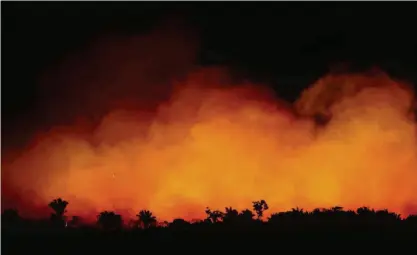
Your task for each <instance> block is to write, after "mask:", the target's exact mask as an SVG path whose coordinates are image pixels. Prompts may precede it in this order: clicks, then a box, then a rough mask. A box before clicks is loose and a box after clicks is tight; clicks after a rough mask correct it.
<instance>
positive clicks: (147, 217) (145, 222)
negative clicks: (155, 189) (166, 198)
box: [136, 210, 156, 229]
mask: <svg viewBox="0 0 417 255" xmlns="http://www.w3.org/2000/svg"><path fill="white" fill-rule="evenodd" d="M136 217H138V222H139V225H141V226H142V227H143V228H145V229H146V228H150V227H152V226H155V225H156V217H155V216H153V215H152V212H151V211H148V210H142V211H140V212H139V213H138V214H137V215H136Z"/></svg>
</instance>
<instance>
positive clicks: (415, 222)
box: [1, 198, 417, 231]
mask: <svg viewBox="0 0 417 255" xmlns="http://www.w3.org/2000/svg"><path fill="white" fill-rule="evenodd" d="M68 204H69V203H68V201H65V200H63V199H61V198H58V199H54V200H53V201H51V202H50V203H49V207H50V208H51V209H52V210H53V212H54V213H52V214H51V216H50V218H49V219H45V220H36V221H34V220H28V219H23V218H22V217H20V216H19V213H18V211H17V210H16V209H6V210H4V211H3V213H2V218H1V221H2V229H14V230H17V229H25V228H43V229H48V228H50V229H77V228H83V229H86V228H94V229H99V230H103V231H111V230H122V229H125V230H127V229H150V228H191V227H192V226H199V227H202V226H212V225H223V226H229V227H231V226H234V227H239V228H245V227H253V226H256V225H257V226H271V227H282V228H285V227H291V228H295V227H297V226H303V227H307V226H314V225H320V226H324V225H334V226H355V225H378V226H394V225H407V226H410V227H416V228H417V215H409V216H408V217H407V218H405V219H402V218H401V215H399V214H397V213H394V212H390V211H388V210H374V209H370V208H368V207H361V208H358V209H357V210H356V211H353V210H344V209H343V208H342V207H339V206H336V207H332V208H328V209H315V210H313V211H305V210H303V209H300V208H293V209H292V210H291V211H287V212H278V213H272V214H270V216H269V217H267V218H265V217H264V213H265V211H267V210H269V207H268V204H267V203H266V201H265V200H259V201H254V202H252V210H249V209H245V210H242V211H240V212H239V211H238V210H236V209H234V208H232V207H226V208H225V210H224V211H221V210H212V209H210V208H208V207H207V208H206V210H205V213H206V216H207V217H206V218H205V219H202V220H198V221H193V222H187V221H186V220H184V219H174V220H173V221H172V222H167V221H158V219H157V217H156V216H155V215H154V214H153V213H152V212H151V211H149V210H141V211H139V212H138V214H137V215H136V217H137V218H136V220H128V221H127V222H126V221H124V220H123V218H122V216H121V215H119V214H117V213H115V212H112V211H103V212H101V213H100V214H99V215H97V222H96V224H93V225H92V224H86V223H85V222H83V220H82V218H80V217H78V216H72V217H71V218H68V217H67V216H66V215H65V214H66V212H67V211H66V208H67V206H68Z"/></svg>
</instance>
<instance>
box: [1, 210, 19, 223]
mask: <svg viewBox="0 0 417 255" xmlns="http://www.w3.org/2000/svg"><path fill="white" fill-rule="evenodd" d="M1 221H2V224H3V225H4V226H5V227H16V226H17V225H18V224H19V223H20V222H21V218H20V215H19V212H18V211H17V210H16V209H6V210H4V211H3V213H2V215H1Z"/></svg>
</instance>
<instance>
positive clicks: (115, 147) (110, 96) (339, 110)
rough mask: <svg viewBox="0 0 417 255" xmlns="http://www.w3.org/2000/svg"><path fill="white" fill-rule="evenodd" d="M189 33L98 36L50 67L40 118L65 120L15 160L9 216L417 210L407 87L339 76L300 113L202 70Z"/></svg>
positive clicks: (321, 85) (7, 165)
mask: <svg viewBox="0 0 417 255" xmlns="http://www.w3.org/2000/svg"><path fill="white" fill-rule="evenodd" d="M181 31H182V32H183V33H179V31H178V30H177V29H174V28H173V27H172V26H162V27H159V28H156V29H155V30H154V31H153V32H151V33H149V34H147V35H143V36H138V37H125V36H118V37H109V38H106V39H101V40H97V41H95V42H93V43H92V44H91V45H90V46H89V47H88V48H86V49H84V50H83V51H82V52H80V53H79V54H78V55H71V56H68V58H66V59H65V60H63V61H62V62H61V64H60V65H59V66H57V67H53V68H50V69H49V70H47V71H45V73H44V75H43V76H42V79H41V81H40V83H41V85H42V90H41V93H42V95H44V96H45V98H48V100H45V101H44V102H43V105H42V107H41V109H42V111H43V112H44V113H45V119H47V120H49V119H52V117H54V119H56V120H57V123H60V124H57V125H51V126H50V128H49V129H48V130H47V131H42V132H38V133H37V134H36V135H35V136H34V137H33V139H32V140H31V142H30V143H28V145H27V146H26V147H25V148H24V149H23V150H20V151H18V152H14V153H11V152H9V155H13V156H10V157H5V156H4V157H3V161H2V207H3V208H17V209H18V210H19V212H20V213H21V214H22V215H24V216H27V217H45V216H48V215H49V213H50V208H49V207H48V203H50V202H51V201H52V200H53V199H56V198H57V197H61V198H63V199H65V200H67V201H69V204H68V207H67V210H68V212H67V215H68V216H80V217H82V218H84V219H86V220H89V221H92V222H93V221H94V222H95V221H96V219H97V215H99V214H100V213H103V212H107V213H108V214H105V215H107V216H106V217H117V215H119V216H120V218H125V219H134V218H136V217H137V216H136V215H138V210H142V209H143V208H146V209H147V210H150V212H152V213H154V214H155V215H158V218H160V219H162V220H169V221H172V220H174V219H177V218H183V219H186V220H192V219H203V218H205V212H204V209H205V208H206V207H207V206H209V207H210V208H224V207H226V206H232V207H233V208H236V209H237V210H238V211H239V212H240V211H241V210H244V209H245V208H247V205H248V204H249V205H250V204H251V203H252V202H253V201H256V200H258V199H259V198H262V199H265V201H267V202H268V206H269V207H268V208H269V210H266V211H265V214H266V215H265V217H269V216H270V215H268V213H269V212H270V211H274V212H275V211H285V210H290V209H291V208H296V207H300V208H304V209H305V210H313V209H315V208H330V207H332V206H335V205H340V206H343V207H344V208H347V209H356V208H360V207H362V206H367V207H371V208H375V209H377V210H379V209H385V208H388V209H389V210H392V211H395V212H397V213H400V214H401V215H403V216H407V215H409V214H413V213H416V212H417V169H416V165H417V154H416V151H417V147H416V145H417V144H416V123H415V95H414V92H413V91H412V89H411V86H409V85H408V84H407V83H406V82H404V81H399V80H396V79H394V78H392V77H390V76H389V75H387V74H386V73H384V72H383V71H375V70H371V71H369V72H363V73H349V72H343V73H329V74H328V75H326V76H324V77H322V78H320V79H318V80H317V81H316V82H314V83H313V84H312V85H311V86H310V87H309V88H307V89H306V90H305V91H304V92H303V93H302V94H301V95H300V97H299V98H298V100H297V101H296V102H295V103H293V104H292V103H289V102H285V101H284V100H282V99H280V97H279V95H276V94H274V93H272V91H271V90H270V89H268V87H267V84H259V83H258V82H256V81H250V80H246V79H244V78H241V77H242V76H244V75H239V77H238V78H236V75H235V74H232V72H231V71H230V69H229V68H226V67H221V66H219V67H210V68H208V67H199V66H196V65H195V64H194V63H195V59H196V52H197V49H198V47H197V46H198V43H197V41H198V40H196V39H195V38H196V37H195V36H194V34H193V33H188V30H181ZM184 31H186V32H184ZM184 33H185V34H184ZM47 95H54V96H53V97H47ZM56 104H59V105H61V106H62V107H59V108H58V107H54V105H56ZM53 206H55V204H53ZM259 206H261V207H262V205H259ZM60 209H62V208H60ZM54 210H55V209H54ZM115 212H116V213H115ZM148 212H149V211H143V212H142V215H141V217H142V218H143V219H145V218H147V220H145V221H142V223H141V224H142V225H144V226H148V225H152V224H153V222H154V221H153V220H152V217H151V215H149V213H148ZM111 213H113V215H112V216H108V215H111ZM62 214H63V211H59V213H57V214H56V215H58V216H59V215H61V216H62ZM258 216H259V215H258ZM261 216H262V215H261ZM213 217H214V218H216V217H217V216H212V218H213ZM219 217H220V216H219V215H218V217H217V218H219ZM58 218H59V217H58ZM103 224H107V223H103ZM112 224H113V223H112ZM114 224H116V225H117V223H114ZM110 225H111V224H110Z"/></svg>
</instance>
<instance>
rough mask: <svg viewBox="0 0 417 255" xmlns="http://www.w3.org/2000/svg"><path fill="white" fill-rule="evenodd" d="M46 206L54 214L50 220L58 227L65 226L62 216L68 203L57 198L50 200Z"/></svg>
mask: <svg viewBox="0 0 417 255" xmlns="http://www.w3.org/2000/svg"><path fill="white" fill-rule="evenodd" d="M48 206H49V207H50V208H52V210H54V212H55V213H53V214H52V215H51V220H52V222H53V223H54V224H56V225H59V226H65V217H64V214H65V213H66V212H67V211H66V208H67V206H68V202H67V201H65V200H63V199H61V198H58V199H54V200H52V201H51V202H50V203H49V204H48Z"/></svg>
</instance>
